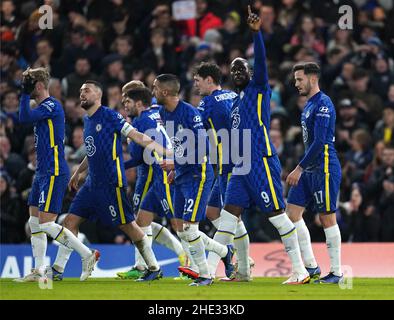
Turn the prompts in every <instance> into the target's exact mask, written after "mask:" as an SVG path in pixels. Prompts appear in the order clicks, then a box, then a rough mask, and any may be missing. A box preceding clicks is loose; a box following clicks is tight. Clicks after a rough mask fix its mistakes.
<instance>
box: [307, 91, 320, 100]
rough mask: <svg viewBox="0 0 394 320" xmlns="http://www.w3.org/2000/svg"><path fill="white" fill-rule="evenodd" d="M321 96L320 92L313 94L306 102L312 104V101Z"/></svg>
mask: <svg viewBox="0 0 394 320" xmlns="http://www.w3.org/2000/svg"><path fill="white" fill-rule="evenodd" d="M321 94H322V92H321V91H319V92H317V93H315V94H314V95H313V96H312V97H310V98H309V99H308V102H312V101H314V100H316V99H317V98H319V97H320V96H321Z"/></svg>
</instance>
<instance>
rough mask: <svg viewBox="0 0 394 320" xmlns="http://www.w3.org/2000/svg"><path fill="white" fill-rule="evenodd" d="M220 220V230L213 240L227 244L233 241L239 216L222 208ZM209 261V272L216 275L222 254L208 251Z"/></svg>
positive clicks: (213, 275)
mask: <svg viewBox="0 0 394 320" xmlns="http://www.w3.org/2000/svg"><path fill="white" fill-rule="evenodd" d="M219 220H220V221H219V222H220V224H219V226H218V228H217V229H218V230H217V231H216V233H215V235H214V237H213V240H214V241H216V242H218V243H222V244H225V245H227V244H230V243H232V242H233V239H234V235H235V232H236V229H237V225H238V218H237V217H236V216H234V215H232V214H231V213H230V212H228V211H226V210H224V209H222V211H221V213H220V218H219ZM207 261H208V266H209V272H210V274H211V276H212V277H215V276H216V270H217V268H218V264H219V262H220V256H219V255H217V254H216V253H214V252H208V260H207Z"/></svg>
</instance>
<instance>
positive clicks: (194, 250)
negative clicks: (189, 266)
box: [180, 224, 210, 278]
mask: <svg viewBox="0 0 394 320" xmlns="http://www.w3.org/2000/svg"><path fill="white" fill-rule="evenodd" d="M199 232H200V231H199V230H198V224H192V225H190V226H189V227H188V229H187V230H185V231H183V232H180V235H181V237H182V239H183V240H185V241H188V242H189V250H190V254H191V256H192V257H193V258H192V259H193V261H194V262H195V263H196V265H197V267H198V270H199V276H200V277H203V278H210V274H209V271H208V263H207V258H206V256H205V245H204V241H203V239H202V238H201V236H200V234H199Z"/></svg>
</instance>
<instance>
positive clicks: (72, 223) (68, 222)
mask: <svg viewBox="0 0 394 320" xmlns="http://www.w3.org/2000/svg"><path fill="white" fill-rule="evenodd" d="M63 227H65V228H67V229H68V230H70V231H71V232H72V233H74V234H78V228H79V223H78V221H76V220H75V219H74V218H73V216H72V215H70V214H68V215H67V217H66V218H65V219H64V221H63Z"/></svg>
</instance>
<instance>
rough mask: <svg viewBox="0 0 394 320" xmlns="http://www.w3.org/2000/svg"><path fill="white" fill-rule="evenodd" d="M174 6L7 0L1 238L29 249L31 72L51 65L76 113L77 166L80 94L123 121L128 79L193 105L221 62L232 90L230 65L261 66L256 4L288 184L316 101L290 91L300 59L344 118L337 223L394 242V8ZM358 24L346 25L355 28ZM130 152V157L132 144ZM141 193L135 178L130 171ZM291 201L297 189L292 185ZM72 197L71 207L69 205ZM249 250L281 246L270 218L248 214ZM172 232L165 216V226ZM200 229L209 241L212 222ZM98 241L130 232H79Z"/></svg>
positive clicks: (354, 2)
mask: <svg viewBox="0 0 394 320" xmlns="http://www.w3.org/2000/svg"><path fill="white" fill-rule="evenodd" d="M173 2H174V1H154V0H144V1H140V0H127V1H126V0H100V1H99V0H48V1H32V0H23V1H22V0H2V2H1V23H0V35H1V53H0V67H1V78H0V95H1V112H0V170H1V171H0V193H1V233H0V234H1V242H2V243H22V242H26V241H28V237H27V235H26V232H25V223H26V221H27V220H28V207H27V196H28V193H29V190H30V188H31V183H32V179H33V176H34V173H35V165H36V157H35V151H34V138H33V130H32V127H31V126H26V125H21V124H20V123H19V121H18V105H19V97H20V85H21V77H22V72H23V71H24V70H25V69H26V68H27V67H28V66H30V67H33V68H34V67H47V68H49V70H50V73H51V75H52V79H51V81H50V94H51V95H52V96H54V97H55V98H57V99H58V100H59V101H61V102H62V104H63V107H64V110H65V113H66V141H65V143H66V150H65V154H66V158H67V161H68V163H69V165H70V169H71V170H75V166H76V165H78V164H79V163H80V161H81V160H82V159H83V158H84V156H85V148H84V140H83V121H82V117H83V115H84V111H83V109H82V108H80V107H79V88H80V86H81V85H82V83H83V82H84V81H85V80H87V79H94V80H98V81H100V82H101V83H102V84H103V86H104V88H105V90H104V91H105V92H104V103H105V105H108V106H109V107H110V108H114V109H116V110H118V111H119V112H121V113H122V114H124V115H125V116H126V114H125V112H124V110H123V109H122V105H121V87H122V85H123V84H125V83H126V82H128V81H130V80H132V79H138V80H142V81H143V82H144V83H145V84H146V85H147V86H148V87H151V86H152V83H153V80H154V79H155V77H156V75H158V74H160V73H174V74H177V75H178V76H179V77H180V79H181V85H182V89H181V90H182V91H181V97H182V98H183V99H185V100H186V101H188V102H190V103H191V104H193V105H194V106H197V105H198V103H199V101H200V99H201V97H200V96H198V94H197V93H196V92H195V90H194V89H193V68H194V66H195V65H196V64H198V63H199V62H201V61H214V62H216V63H218V64H219V65H220V67H221V70H222V72H223V83H222V85H223V87H224V88H232V85H231V82H230V79H229V65H230V62H231V61H232V60H233V59H234V58H236V57H239V56H241V57H244V58H246V59H248V60H249V61H250V63H253V58H254V56H253V46H252V37H251V34H250V32H249V31H248V28H247V25H246V22H245V19H246V11H247V10H246V8H247V5H248V4H250V3H251V4H252V8H253V10H254V12H257V13H258V14H259V15H260V17H261V19H262V31H263V34H264V40H265V45H266V48H267V63H268V66H269V82H270V85H271V87H272V89H273V93H272V99H271V113H272V120H271V132H270V135H271V138H272V140H273V142H274V144H275V146H276V149H277V152H278V153H279V156H280V160H281V163H282V166H283V179H285V177H286V176H287V174H288V173H289V172H290V171H291V170H292V169H293V168H294V167H295V166H296V165H297V163H298V161H299V160H300V158H301V157H302V155H303V152H304V149H303V143H302V132H301V127H300V115H301V112H302V108H303V106H304V104H305V102H306V98H305V97H302V96H299V95H298V92H297V91H296V90H295V88H294V82H293V79H292V74H291V68H292V66H293V65H294V63H296V62H299V61H315V62H318V63H319V64H320V65H321V67H322V77H321V88H322V90H323V91H324V92H325V93H327V94H328V95H329V96H330V97H331V99H332V100H333V102H334V104H335V106H336V111H337V125H336V148H337V151H338V155H339V158H340V160H341V164H342V169H343V172H342V175H343V179H342V184H341V192H340V198H339V199H338V203H339V206H338V212H337V218H338V222H339V225H340V228H341V231H342V239H343V241H345V242H362V241H394V60H393V57H394V1H393V0H380V1H379V0H326V1H313V0H306V1H301V0H298V1H297V0H275V1H269V0H265V1H260V0H255V1H251V0H249V1H247V0H195V6H196V16H195V18H192V19H189V20H179V17H177V19H178V20H176V19H175V18H174V12H173ZM41 5H49V6H50V7H51V8H52V12H53V16H52V17H53V21H52V22H53V29H40V27H39V20H40V18H41V17H42V14H41V13H40V12H39V10H38V9H39V7H40V6H41ZM342 5H349V6H351V8H352V17H353V21H350V22H352V26H351V27H352V28H351V29H340V28H339V27H338V21H339V19H340V17H341V16H342V15H343V14H342V13H339V8H340V6H342ZM348 22H349V21H348ZM124 157H125V158H126V159H127V158H128V157H129V156H128V155H127V151H126V148H125V152H124ZM127 176H128V180H129V193H130V196H132V193H133V189H134V184H135V179H136V173H135V170H128V171H127ZM285 190H286V192H287V187H286V188H285ZM72 198H73V194H71V193H68V194H67V195H66V198H65V201H64V212H65V213H66V212H67V210H68V206H69V204H70V201H71V200H72ZM244 220H245V223H246V225H247V227H248V230H249V234H250V238H251V241H254V242H268V241H276V240H279V238H278V236H277V235H276V232H275V230H273V229H272V227H271V225H270V224H269V223H268V220H267V217H265V216H264V215H262V214H261V213H259V212H258V211H257V210H256V209H254V208H251V209H250V210H249V212H248V213H247V214H245V215H244ZM305 220H306V221H307V224H308V227H309V228H310V230H311V237H312V241H324V232H323V229H322V227H321V225H320V222H319V219H318V218H317V216H316V214H315V213H314V212H309V211H308V212H307V213H306V215H305ZM163 223H166V221H163ZM202 228H203V229H204V230H205V231H206V232H207V233H211V232H212V226H211V225H210V223H209V222H206V223H205V224H204V225H203V226H202ZM81 230H82V232H84V233H85V234H86V235H87V236H88V238H89V240H90V241H91V242H98V243H100V242H101V243H124V242H126V241H127V240H126V239H125V237H124V236H123V235H122V234H119V233H117V231H114V230H112V229H111V228H105V227H103V226H100V225H93V224H89V223H87V224H85V226H82V228H81Z"/></svg>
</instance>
